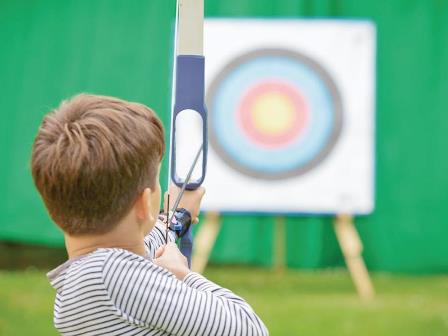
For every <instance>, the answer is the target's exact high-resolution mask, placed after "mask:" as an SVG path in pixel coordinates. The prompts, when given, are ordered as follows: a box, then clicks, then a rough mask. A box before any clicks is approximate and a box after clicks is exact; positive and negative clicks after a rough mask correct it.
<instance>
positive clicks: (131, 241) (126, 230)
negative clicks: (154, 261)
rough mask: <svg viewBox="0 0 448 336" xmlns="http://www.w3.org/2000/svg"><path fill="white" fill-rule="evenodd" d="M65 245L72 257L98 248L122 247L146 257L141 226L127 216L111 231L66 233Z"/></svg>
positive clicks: (69, 255)
mask: <svg viewBox="0 0 448 336" xmlns="http://www.w3.org/2000/svg"><path fill="white" fill-rule="evenodd" d="M64 236H65V247H66V249H67V254H68V257H69V258H70V259H72V258H76V257H79V256H82V255H85V254H88V253H91V252H93V251H95V250H96V249H98V248H108V247H109V248H122V249H125V250H128V251H130V252H132V253H135V254H138V255H141V256H144V257H146V249H145V243H144V238H145V234H144V233H143V232H142V230H141V227H140V226H139V225H138V224H136V223H132V222H130V221H129V220H127V218H125V219H124V220H123V221H121V222H120V223H118V225H117V226H116V227H115V228H114V229H113V230H112V231H110V232H107V233H104V234H95V235H93V234H88V235H81V236H70V235H68V234H65V235H64Z"/></svg>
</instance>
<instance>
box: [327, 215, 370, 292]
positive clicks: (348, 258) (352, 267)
mask: <svg viewBox="0 0 448 336" xmlns="http://www.w3.org/2000/svg"><path fill="white" fill-rule="evenodd" d="M334 228H335V231H336V236H337V238H338V241H339V245H340V246H341V250H342V253H343V255H344V258H345V262H346V264H347V267H348V270H349V272H350V275H351V277H352V279H353V282H354V284H355V287H356V290H357V291H358V294H359V296H360V297H361V299H363V300H368V299H371V298H373V297H374V295H375V292H374V289H373V286H372V282H371V281H370V277H369V273H368V271H367V268H366V265H365V264H364V260H363V259H362V256H361V253H362V248H363V247H362V242H361V239H360V238H359V235H358V232H357V231H356V228H355V226H354V225H353V219H352V216H351V215H348V214H341V215H338V216H337V217H336V220H335V223H334Z"/></svg>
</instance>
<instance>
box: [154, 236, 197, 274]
mask: <svg viewBox="0 0 448 336" xmlns="http://www.w3.org/2000/svg"><path fill="white" fill-rule="evenodd" d="M153 261H154V264H156V265H158V266H160V267H163V268H165V269H167V270H168V271H170V272H171V273H173V274H174V275H175V276H176V278H178V279H179V280H181V281H182V280H183V279H184V278H185V276H186V275H187V274H188V273H190V272H191V271H190V269H189V268H188V262H187V258H185V257H184V255H183V254H182V253H181V252H180V251H179V249H178V248H177V245H176V244H174V243H168V244H166V245H165V246H161V247H159V249H158V250H157V251H156V257H155V259H154V260H153Z"/></svg>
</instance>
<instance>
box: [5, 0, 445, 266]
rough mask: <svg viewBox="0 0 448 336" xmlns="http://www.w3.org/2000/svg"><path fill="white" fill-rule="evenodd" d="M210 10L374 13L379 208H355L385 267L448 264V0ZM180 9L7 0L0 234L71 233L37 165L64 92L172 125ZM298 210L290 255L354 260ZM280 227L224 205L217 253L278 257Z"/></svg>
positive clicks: (266, 2)
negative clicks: (106, 99) (33, 169)
mask: <svg viewBox="0 0 448 336" xmlns="http://www.w3.org/2000/svg"><path fill="white" fill-rule="evenodd" d="M206 14H207V15H208V16H232V17H253V16H257V17H337V18H365V19H370V20H373V21H374V22H375V23H376V25H377V29H378V56H377V64H378V70H377V76H378V77H377V81H378V84H377V147H376V154H377V162H376V172H377V173H376V210H375V212H374V214H373V215H371V216H368V217H365V218H359V219H357V223H358V225H357V226H358V229H359V231H360V234H361V237H362V240H363V242H364V245H365V253H364V255H365V258H366V261H367V264H368V266H369V268H370V269H373V270H387V271H400V272H402V271H406V272H446V271H448V243H447V237H448V219H446V214H447V207H448V154H447V153H448V151H447V149H446V146H447V144H448V135H447V134H448V99H447V96H448V77H447V75H448V1H443V0H439V1H436V0H433V1H429V0H420V1H417V0H414V1H412V0H411V1H410V0H396V1H393V0H392V1H389V0H382V1H381V0H370V1H359V0H345V1H344V0H339V1H337V0H334V1H297V0H276V1H272V0H226V1H219V0H206ZM174 15H175V1H174V0H139V1H135V0H134V1H121V0H103V1H95V0H84V1H82V0H77V1H75V0H71V1H67V0H65V1H59V0H41V1H38V0H35V1H32V0H3V1H1V2H0V41H1V46H0V48H1V49H0V87H1V91H0V160H1V164H0V192H1V195H0V196H1V201H0V239H2V240H9V241H20V242H29V243H40V244H46V245H62V243H63V241H62V235H61V234H60V232H59V231H58V230H57V229H56V228H55V227H54V225H53V224H52V223H51V222H50V220H49V218H48V216H47V215H46V213H45V210H44V208H43V205H42V203H41V201H40V199H39V196H38V194H37V192H36V191H35V189H34V187H33V185H32V180H31V176H30V170H29V157H30V149H31V143H32V140H33V137H34V135H35V132H36V130H37V127H38V125H39V123H40V121H41V119H42V116H43V115H44V113H45V112H47V111H48V110H49V109H50V108H52V107H55V106H57V105H58V103H59V101H60V100H62V99H64V98H67V97H70V96H72V95H74V94H76V93H79V92H92V93H98V94H106V95H115V96H119V97H122V98H124V99H128V100H135V101H140V102H143V103H145V104H148V105H149V106H151V107H153V108H154V109H155V110H156V111H157V112H158V113H159V115H161V117H162V118H163V120H164V122H165V125H167V122H168V111H169V106H170V79H171V62H172V57H171V55H172V37H173V20H174ZM164 169H166V165H165V166H164ZM162 181H163V182H164V181H166V175H163V177H162ZM286 221H287V234H288V235H287V259H288V265H289V266H291V267H302V268H315V267H321V266H327V265H341V264H342V258H341V254H340V252H339V248H338V246H337V243H336V240H335V236H334V233H333V229H332V226H331V221H332V219H331V218H330V217H291V218H287V220H286ZM272 235H273V219H272V218H270V217H262V216H253V215H247V216H226V217H225V218H224V225H223V228H222V231H221V234H220V236H219V238H218V241H217V243H216V246H215V249H214V251H213V255H212V259H213V261H216V262H231V263H237V262H238V263H239V262H245V263H254V264H262V265H269V264H271V263H272V240H273V239H272Z"/></svg>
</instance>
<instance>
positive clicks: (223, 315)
mask: <svg viewBox="0 0 448 336" xmlns="http://www.w3.org/2000/svg"><path fill="white" fill-rule="evenodd" d="M103 279H104V280H103V281H104V286H105V289H106V291H107V293H108V296H109V297H110V299H111V301H112V304H113V305H114V307H115V309H116V312H117V314H118V315H119V316H120V318H122V319H125V320H126V321H127V322H128V323H131V324H133V325H135V326H137V327H139V328H143V329H151V330H159V331H161V334H165V333H166V334H169V335H229V336H231V335H267V334H268V331H267V329H266V327H265V326H264V324H263V322H262V321H261V320H260V319H259V318H258V316H257V315H256V314H255V312H254V311H253V310H252V308H251V307H250V306H249V305H248V304H247V303H246V302H245V301H244V300H243V299H242V298H240V297H239V296H237V295H235V294H234V293H232V292H231V291H230V290H227V289H225V288H222V287H220V286H218V285H216V284H214V283H212V282H211V281H209V280H207V279H206V278H204V277H202V276H200V275H199V274H196V273H190V274H189V275H187V276H186V277H185V279H184V281H179V280H177V279H176V278H175V277H174V275H173V274H171V273H170V272H168V271H166V270H165V269H163V268H161V267H158V266H157V265H155V264H153V263H152V262H151V261H149V260H146V259H145V258H142V257H140V256H137V255H134V254H131V253H129V252H126V251H120V250H117V251H114V252H113V253H111V254H110V255H109V256H108V258H107V260H106V262H105V265H104V269H103Z"/></svg>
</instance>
